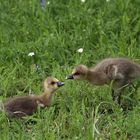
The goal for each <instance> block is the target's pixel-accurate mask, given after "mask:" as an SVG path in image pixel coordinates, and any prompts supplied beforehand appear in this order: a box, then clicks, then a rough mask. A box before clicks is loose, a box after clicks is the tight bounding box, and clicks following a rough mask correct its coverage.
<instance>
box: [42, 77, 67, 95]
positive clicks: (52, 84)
mask: <svg viewBox="0 0 140 140" xmlns="http://www.w3.org/2000/svg"><path fill="white" fill-rule="evenodd" d="M63 85H64V82H60V81H59V80H58V79H56V78H54V77H48V78H47V79H46V80H45V81H44V90H45V91H46V92H50V93H54V92H55V91H56V90H57V89H58V88H59V87H61V86H63Z"/></svg>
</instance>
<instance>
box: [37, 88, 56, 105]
mask: <svg viewBox="0 0 140 140" xmlns="http://www.w3.org/2000/svg"><path fill="white" fill-rule="evenodd" d="M53 96H54V93H52V92H49V91H46V90H45V92H44V93H43V94H42V95H40V96H39V102H40V103H41V104H43V105H44V107H46V106H50V105H51V102H52V97H53Z"/></svg>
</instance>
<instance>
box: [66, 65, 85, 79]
mask: <svg viewBox="0 0 140 140" xmlns="http://www.w3.org/2000/svg"><path fill="white" fill-rule="evenodd" d="M87 73H88V67H87V66H85V65H82V64H81V65H77V66H76V67H75V68H74V69H73V71H72V74H70V75H68V76H67V77H66V79H78V80H85V79H86V78H87Z"/></svg>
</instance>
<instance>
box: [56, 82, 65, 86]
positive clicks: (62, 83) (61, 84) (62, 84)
mask: <svg viewBox="0 0 140 140" xmlns="http://www.w3.org/2000/svg"><path fill="white" fill-rule="evenodd" d="M64 85H65V83H64V82H57V86H58V87H61V86H64Z"/></svg>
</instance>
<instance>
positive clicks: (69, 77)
mask: <svg viewBox="0 0 140 140" xmlns="http://www.w3.org/2000/svg"><path fill="white" fill-rule="evenodd" d="M66 79H74V75H73V74H71V75H68V76H67V77H66Z"/></svg>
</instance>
